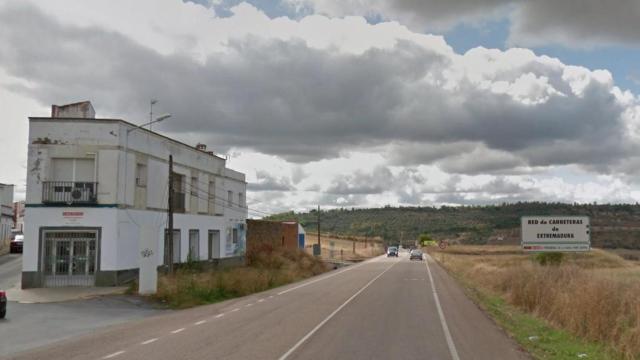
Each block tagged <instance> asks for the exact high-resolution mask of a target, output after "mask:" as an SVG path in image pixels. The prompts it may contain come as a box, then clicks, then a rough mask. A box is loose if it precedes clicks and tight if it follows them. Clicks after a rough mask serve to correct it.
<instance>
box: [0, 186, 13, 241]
mask: <svg viewBox="0 0 640 360" xmlns="http://www.w3.org/2000/svg"><path fill="white" fill-rule="evenodd" d="M12 228H13V185H8V184H0V251H5V250H6V249H8V248H9V242H10V241H11V229H12Z"/></svg>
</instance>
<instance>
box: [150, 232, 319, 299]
mask: <svg viewBox="0 0 640 360" xmlns="http://www.w3.org/2000/svg"><path fill="white" fill-rule="evenodd" d="M325 271H327V267H326V266H325V264H324V263H323V262H321V261H320V260H318V259H316V258H314V257H313V256H311V255H308V254H306V253H304V252H303V251H299V250H290V249H282V248H276V249H274V248H273V247H270V246H268V245H265V246H263V247H261V248H260V249H257V250H256V251H254V252H252V253H251V254H247V265H246V266H243V267H236V268H229V269H222V270H202V269H200V268H199V267H198V266H187V267H184V268H181V269H179V270H178V271H176V273H175V274H173V275H162V276H160V278H159V279H158V292H157V294H155V295H154V296H153V297H154V299H156V300H158V301H160V302H162V303H166V304H167V305H168V306H169V307H171V308H175V309H183V308H188V307H192V306H197V305H204V304H211V303H215V302H219V301H223V300H227V299H231V298H235V297H240V296H246V295H249V294H253V293H257V292H261V291H265V290H268V289H271V288H274V287H278V286H282V285H286V284H289V283H292V282H295V281H299V280H302V279H305V278H308V277H311V276H314V275H318V274H320V273H323V272H325Z"/></svg>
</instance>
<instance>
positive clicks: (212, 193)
mask: <svg viewBox="0 0 640 360" xmlns="http://www.w3.org/2000/svg"><path fill="white" fill-rule="evenodd" d="M215 213H216V182H215V181H210V182H209V214H211V215H213V214H215Z"/></svg>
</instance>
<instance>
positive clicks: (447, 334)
mask: <svg viewBox="0 0 640 360" xmlns="http://www.w3.org/2000/svg"><path fill="white" fill-rule="evenodd" d="M429 260H433V259H432V258H431V256H429V255H427V261H425V264H427V273H428V274H429V281H431V290H432V291H433V299H434V300H435V302H436V308H438V315H439V316H440V324H442V331H443V332H444V337H445V339H446V340H447V346H448V347H449V353H451V358H452V359H453V360H460V357H459V356H458V350H456V345H455V344H454V343H453V338H452V337H451V333H450V332H449V326H447V320H445V318H444V312H443V311H442V306H440V299H439V298H438V292H437V291H436V284H435V282H434V281H433V276H431V268H429Z"/></svg>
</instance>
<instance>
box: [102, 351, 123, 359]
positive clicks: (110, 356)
mask: <svg viewBox="0 0 640 360" xmlns="http://www.w3.org/2000/svg"><path fill="white" fill-rule="evenodd" d="M122 354H124V350H121V351H117V352H114V353H113V354H109V355H107V356H104V357H103V359H111V358H114V357H116V356H118V355H122Z"/></svg>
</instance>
